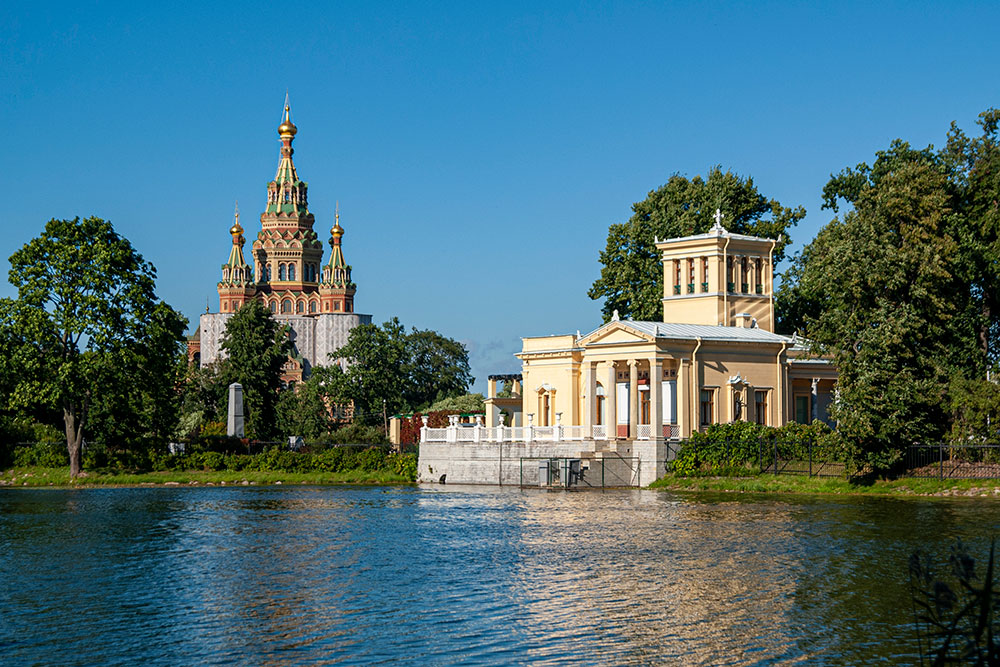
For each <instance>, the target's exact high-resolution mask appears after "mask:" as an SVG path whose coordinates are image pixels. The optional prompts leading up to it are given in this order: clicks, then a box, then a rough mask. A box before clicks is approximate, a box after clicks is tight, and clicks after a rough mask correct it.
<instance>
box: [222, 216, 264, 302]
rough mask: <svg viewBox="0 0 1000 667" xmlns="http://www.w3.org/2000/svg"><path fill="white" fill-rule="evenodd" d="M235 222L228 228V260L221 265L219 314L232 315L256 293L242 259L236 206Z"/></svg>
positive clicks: (242, 239) (250, 275) (240, 233)
mask: <svg viewBox="0 0 1000 667" xmlns="http://www.w3.org/2000/svg"><path fill="white" fill-rule="evenodd" d="M234 217H235V221H234V222H233V226H232V227H230V228H229V233H230V234H231V235H232V237H233V247H232V249H231V250H230V251H229V260H228V261H227V262H226V263H225V264H223V265H222V280H221V281H220V282H219V285H218V289H219V312H220V313H234V312H236V311H237V310H239V309H240V307H241V306H242V305H243V304H244V303H246V301H247V300H248V299H252V298H253V297H254V295H255V294H256V292H257V286H256V285H255V284H254V279H253V270H252V269H251V268H250V265H249V264H247V261H246V259H245V258H244V257H243V244H244V243H245V242H246V241H245V239H244V238H243V227H242V226H240V207H239V205H238V204H237V206H236V212H235V214H234Z"/></svg>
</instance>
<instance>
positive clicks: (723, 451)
mask: <svg viewBox="0 0 1000 667" xmlns="http://www.w3.org/2000/svg"><path fill="white" fill-rule="evenodd" d="M810 443H812V459H813V460H814V461H838V462H843V461H847V460H848V458H849V449H848V446H847V444H846V443H845V442H844V440H843V438H841V436H840V435H839V434H838V433H837V432H836V431H834V430H832V429H831V428H830V427H829V426H827V425H826V424H824V423H823V422H821V421H814V422H813V423H811V424H797V423H794V422H793V423H789V424H785V425H784V426H782V427H781V428H774V427H772V426H761V425H760V424H752V423H749V422H732V423H730V424H713V425H711V426H709V427H708V429H706V430H705V431H704V432H697V433H693V434H692V435H691V437H690V438H689V439H688V440H686V441H685V442H684V443H683V444H682V445H681V449H680V451H679V452H678V454H677V458H676V460H674V461H673V464H672V467H671V469H672V471H673V472H674V473H675V474H677V475H683V476H694V475H747V474H757V473H759V472H760V471H761V468H762V467H766V466H768V465H770V464H771V463H772V461H773V459H774V456H775V455H777V457H778V458H779V459H781V460H799V461H805V460H807V459H808V458H809V447H810Z"/></svg>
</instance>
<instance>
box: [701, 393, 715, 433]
mask: <svg viewBox="0 0 1000 667" xmlns="http://www.w3.org/2000/svg"><path fill="white" fill-rule="evenodd" d="M714 404H715V392H714V391H712V390H711V389H702V390H701V410H700V414H701V425H702V426H708V425H709V424H713V423H715V422H714V420H713V417H714V416H715V409H714V408H715V405H714Z"/></svg>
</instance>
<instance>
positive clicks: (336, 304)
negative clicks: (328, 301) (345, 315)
mask: <svg viewBox="0 0 1000 667" xmlns="http://www.w3.org/2000/svg"><path fill="white" fill-rule="evenodd" d="M333 309H334V310H340V302H339V301H338V302H336V303H335V304H333Z"/></svg>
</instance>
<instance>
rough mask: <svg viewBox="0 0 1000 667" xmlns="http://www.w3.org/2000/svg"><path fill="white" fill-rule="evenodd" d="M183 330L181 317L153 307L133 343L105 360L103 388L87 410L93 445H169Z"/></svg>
mask: <svg viewBox="0 0 1000 667" xmlns="http://www.w3.org/2000/svg"><path fill="white" fill-rule="evenodd" d="M186 327H187V319H186V318H185V317H184V316H182V315H181V314H180V313H178V312H177V311H175V310H174V309H173V308H171V307H170V306H168V305H167V304H165V303H163V302H160V303H157V304H155V305H154V306H153V308H152V310H151V311H150V312H149V313H148V314H147V316H146V317H145V318H143V321H142V323H141V334H140V335H139V336H138V338H137V339H135V340H133V341H130V342H129V344H128V345H123V346H122V347H121V348H120V349H118V350H116V351H115V352H114V353H109V354H107V355H106V360H107V361H108V362H109V363H105V364H102V365H101V369H102V379H101V382H100V385H101V387H102V388H103V389H102V391H101V392H100V393H99V394H97V395H95V396H94V397H93V400H92V403H91V410H90V426H91V428H90V432H91V433H93V434H94V439H95V440H96V441H99V442H101V443H102V444H103V445H104V446H106V447H109V448H117V449H122V448H130V449H135V448H137V447H150V446H157V445H163V444H165V443H166V442H168V440H169V439H170V437H171V436H172V435H173V434H174V431H175V430H176V428H177V420H178V417H179V411H180V403H181V393H180V391H179V389H178V388H179V386H180V383H181V380H182V378H183V376H184V372H185V369H186V366H187V363H186V362H187V354H186V351H185V349H184V346H183V344H182V342H181V341H183V340H184V329H185V328H186Z"/></svg>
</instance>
